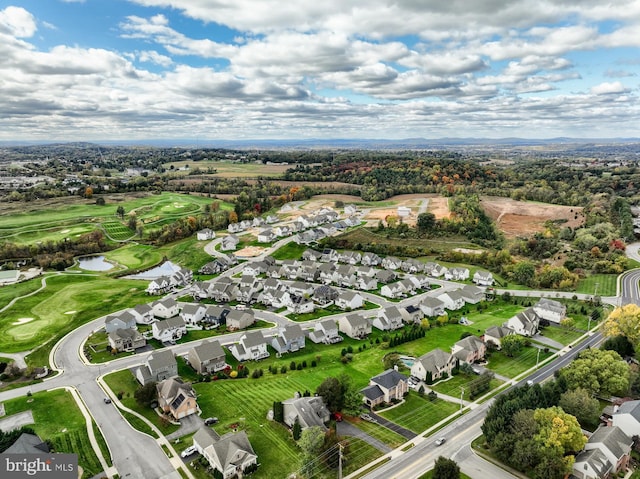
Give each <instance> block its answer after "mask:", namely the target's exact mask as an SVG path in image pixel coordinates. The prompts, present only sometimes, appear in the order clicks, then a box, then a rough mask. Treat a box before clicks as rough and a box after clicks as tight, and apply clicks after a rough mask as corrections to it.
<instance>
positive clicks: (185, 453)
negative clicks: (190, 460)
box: [180, 446, 197, 459]
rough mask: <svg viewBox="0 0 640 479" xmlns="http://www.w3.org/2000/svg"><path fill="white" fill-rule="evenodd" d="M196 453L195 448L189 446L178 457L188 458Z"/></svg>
mask: <svg viewBox="0 0 640 479" xmlns="http://www.w3.org/2000/svg"><path fill="white" fill-rule="evenodd" d="M196 451H197V449H196V446H189V447H188V448H186V449H185V450H184V451H182V452H181V453H180V457H181V458H183V459H184V458H185V457H189V456H190V455H191V454H193V453H195V452H196Z"/></svg>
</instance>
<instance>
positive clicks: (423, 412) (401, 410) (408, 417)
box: [378, 391, 460, 434]
mask: <svg viewBox="0 0 640 479" xmlns="http://www.w3.org/2000/svg"><path fill="white" fill-rule="evenodd" d="M459 410H460V405H459V404H454V403H450V402H446V401H443V400H441V399H436V400H435V401H429V399H427V397H426V396H424V397H420V396H419V395H418V394H417V393H416V392H414V391H410V392H409V395H408V396H407V397H406V398H405V402H404V403H403V404H402V405H400V406H398V407H395V408H393V409H389V410H388V411H384V412H381V413H378V414H379V415H380V416H382V417H384V418H386V419H388V420H389V421H393V422H395V423H396V424H399V425H401V426H402V427H406V428H407V429H409V430H410V431H413V432H415V433H416V434H419V433H421V432H422V431H424V430H426V429H429V428H430V427H431V426H433V425H434V424H437V423H438V422H440V421H441V420H443V419H444V418H446V417H448V416H450V415H452V414H455V413H456V412H457V411H459Z"/></svg>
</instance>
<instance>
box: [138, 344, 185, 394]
mask: <svg viewBox="0 0 640 479" xmlns="http://www.w3.org/2000/svg"><path fill="white" fill-rule="evenodd" d="M177 375H178V363H177V362H176V358H175V356H174V355H173V353H172V352H171V350H169V349H160V350H157V351H154V352H153V353H151V354H150V355H149V357H148V358H147V362H146V363H145V364H143V365H142V366H140V367H138V368H136V369H135V370H134V376H135V377H136V379H137V380H138V382H139V383H140V384H142V385H143V386H144V385H145V384H148V383H150V382H160V381H163V380H165V379H168V378H171V377H173V376H177Z"/></svg>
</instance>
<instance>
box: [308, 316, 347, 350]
mask: <svg viewBox="0 0 640 479" xmlns="http://www.w3.org/2000/svg"><path fill="white" fill-rule="evenodd" d="M309 339H310V340H311V341H313V342H314V343H316V344H318V343H323V344H335V343H339V342H340V341H342V340H344V338H343V337H342V336H340V334H339V333H338V325H337V323H336V322H335V321H334V320H333V319H323V320H322V321H318V322H317V323H316V327H315V329H314V330H313V331H311V332H310V333H309Z"/></svg>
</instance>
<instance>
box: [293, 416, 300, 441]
mask: <svg viewBox="0 0 640 479" xmlns="http://www.w3.org/2000/svg"><path fill="white" fill-rule="evenodd" d="M292 433H293V440H294V441H297V440H298V439H300V435H301V434H302V426H301V425H300V422H299V421H298V418H296V422H294V423H293V429H292Z"/></svg>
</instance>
